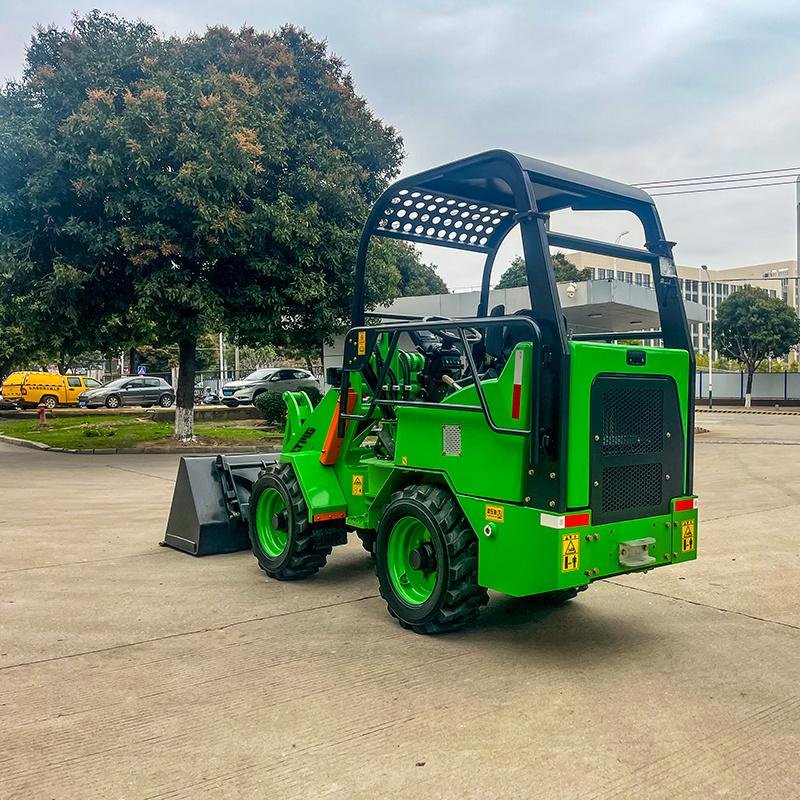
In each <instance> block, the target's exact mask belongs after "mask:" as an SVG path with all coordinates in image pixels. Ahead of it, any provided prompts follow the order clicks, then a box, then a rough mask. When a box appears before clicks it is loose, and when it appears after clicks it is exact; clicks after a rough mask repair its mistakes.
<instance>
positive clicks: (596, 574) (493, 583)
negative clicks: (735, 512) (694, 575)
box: [457, 495, 697, 597]
mask: <svg viewBox="0 0 800 800" xmlns="http://www.w3.org/2000/svg"><path fill="white" fill-rule="evenodd" d="M457 497H458V501H459V503H460V504H461V507H462V508H463V510H464V513H465V514H466V516H467V519H468V520H469V522H470V524H471V526H472V528H473V530H475V531H476V533H477V534H478V541H479V544H478V548H479V556H478V582H479V583H480V584H481V585H482V586H486V587H487V588H489V589H493V590H494V591H497V592H503V593H504V594H508V595H512V596H514V597H525V596H528V595H532V594H540V593H542V592H549V591H553V590H556V589H569V588H573V587H577V586H585V585H586V584H587V583H590V582H591V581H594V580H598V579H600V578H607V577H609V576H611V575H619V574H623V573H627V572H636V571H639V570H641V569H653V568H655V567H659V566H665V565H667V564H673V563H675V562H676V561H689V560H692V559H694V558H696V556H697V547H696V545H697V537H696V530H697V511H695V510H692V511H683V512H674V511H673V512H672V513H670V514H666V515H662V516H657V517H646V518H642V519H633V520H625V521H622V522H615V523H610V524H608V525H591V524H589V525H582V526H578V527H574V528H552V527H547V526H545V525H543V524H542V522H541V519H542V514H543V513H545V514H546V512H542V511H541V510H538V509H535V508H528V507H525V506H515V505H502V504H494V503H492V502H491V501H486V500H481V499H478V498H474V497H467V496H465V495H457ZM487 505H489V506H490V507H491V510H490V511H489V512H488V513H487ZM498 507H500V508H502V521H499V520H498V519H497V517H498V512H497V510H496V509H497V508H498ZM546 516H548V517H549V518H550V519H554V520H555V519H558V517H554V516H551V515H549V514H546ZM684 519H692V520H694V523H695V536H694V539H693V545H694V546H693V548H692V549H691V550H689V551H687V552H683V551H682V548H681V522H682V521H683V520H684ZM487 527H488V530H489V532H490V535H488V536H487V535H486V534H485V530H486V529H487ZM567 535H577V550H578V553H577V558H578V563H577V568H575V569H572V570H569V571H565V570H564V569H563V568H562V567H563V558H564V553H563V550H564V538H563V537H564V536H567ZM595 536H597V537H598V538H597V539H595V538H594V537H595ZM587 537H589V539H590V540H587ZM650 537H652V538H654V539H655V540H656V543H655V545H654V546H652V547H651V548H650V554H651V555H652V556H654V557H655V558H656V561H655V563H652V564H649V565H647V566H645V567H639V568H631V567H629V566H623V565H621V564H620V563H619V545H620V544H621V543H622V542H629V541H632V540H636V539H643V538H650Z"/></svg>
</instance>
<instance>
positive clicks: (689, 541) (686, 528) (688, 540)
mask: <svg viewBox="0 0 800 800" xmlns="http://www.w3.org/2000/svg"><path fill="white" fill-rule="evenodd" d="M694 546H695V544H694V520H693V519H685V520H684V521H683V522H681V550H682V551H683V552H684V553H688V552H689V551H690V550H694Z"/></svg>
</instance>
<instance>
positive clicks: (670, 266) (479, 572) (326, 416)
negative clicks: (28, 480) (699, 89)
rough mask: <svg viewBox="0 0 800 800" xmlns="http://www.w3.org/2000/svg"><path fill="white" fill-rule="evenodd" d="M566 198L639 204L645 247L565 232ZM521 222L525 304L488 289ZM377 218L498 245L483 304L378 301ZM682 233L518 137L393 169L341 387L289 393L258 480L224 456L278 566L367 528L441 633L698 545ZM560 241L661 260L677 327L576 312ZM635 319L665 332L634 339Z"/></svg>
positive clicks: (398, 598) (430, 234)
mask: <svg viewBox="0 0 800 800" xmlns="http://www.w3.org/2000/svg"><path fill="white" fill-rule="evenodd" d="M568 209H571V210H575V211H580V212H581V213H582V212H584V211H590V212H591V211H617V212H626V213H628V214H630V215H632V217H633V218H634V222H638V223H639V224H640V226H641V232H642V236H643V241H644V247H643V248H634V247H625V246H622V245H620V244H612V243H607V242H601V241H595V240H591V239H583V238H579V237H576V236H572V235H568V234H564V233H558V232H556V231H554V230H553V229H552V227H551V225H550V224H549V221H550V215H551V213H553V212H556V211H562V210H568ZM512 230H518V231H519V234H520V238H521V243H522V248H523V254H524V258H525V273H526V278H527V289H528V292H527V294H528V298H529V306H528V307H526V308H523V309H520V310H519V311H516V312H513V313H509V312H507V310H506V308H505V306H504V305H503V303H498V304H497V305H495V306H494V307H493V308H490V305H491V302H490V301H492V299H493V296H492V295H491V293H490V287H491V281H492V272H493V268H494V263H495V257H496V255H497V253H498V250H499V248H500V247H501V245H502V244H503V242H504V240H505V239H506V237H507V235H508V234H509V233H510V232H511V231H512ZM376 237H378V238H394V239H400V240H404V241H406V242H410V243H414V244H426V245H435V246H446V247H449V248H455V249H459V250H467V251H471V252H474V253H481V254H483V255H484V256H485V261H484V268H483V276H482V281H481V291H480V295H479V298H478V303H477V309H476V314H475V316H474V317H468V318H467V317H461V318H458V319H445V318H442V317H419V316H418V317H414V316H405V317H404V316H398V315H392V314H388V313H384V312H376V313H370V312H368V311H367V307H368V297H367V285H368V284H367V281H366V278H365V272H366V267H367V262H368V258H367V255H368V249H369V245H370V242H371V241H372V240H373V239H374V238H376ZM672 246H673V243H672V242H670V241H668V240H667V239H666V238H665V235H664V231H663V229H662V226H661V222H660V219H659V216H658V213H657V211H656V208H655V205H654V204H653V201H652V199H651V198H650V196H649V195H647V194H646V193H645V192H643V191H642V190H640V189H637V188H635V187H631V186H625V185H624V184H619V183H615V182H613V181H609V180H606V179H603V178H598V177H596V176H593V175H588V174H585V173H580V172H576V171H574V170H571V169H568V168H565V167H559V166H556V165H553V164H547V163H545V162H542V161H538V160H536V159H532V158H528V157H526V156H520V155H516V154H513V153H509V152H507V151H502V150H493V151H489V152H486V153H482V154H479V155H477V156H473V157H471V158H466V159H462V160H461V161H456V162H453V163H451V164H446V165H444V166H441V167H437V168H435V169H433V170H430V171H428V172H423V173H420V174H418V175H413V176H410V177H408V178H404V179H402V180H400V181H398V182H397V183H395V184H393V185H392V186H390V187H388V188H387V189H386V191H385V192H384V193H383V194H382V195H381V197H380V198H379V199H378V201H377V202H376V203H375V206H374V207H373V209H372V211H371V212H370V214H369V216H368V218H367V221H366V224H365V226H364V230H363V233H362V236H361V240H360V243H359V250H358V254H357V259H356V269H355V282H354V297H353V313H352V327H351V329H350V331H349V332H348V333H347V335H346V337H345V342H344V355H343V361H342V367H341V369H332V370H329V375H328V383H329V384H330V385H331V386H332V387H333V388H331V389H330V390H329V391H328V392H327V393H326V395H325V396H324V397H323V398H322V400H321V402H320V403H319V405H318V406H317V407H316V408H312V406H311V403H310V402H309V399H308V397H307V396H306V395H305V394H304V393H302V392H293V393H291V392H290V393H287V394H285V395H284V399H285V401H286V404H287V409H288V419H287V425H286V432H285V438H284V444H283V450H282V452H281V454H280V457H279V463H276V464H266V463H265V464H264V468H263V470H262V471H261V473H260V476H259V477H258V479H257V480H256V481H255V483H254V484H253V485H252V493H251V494H250V495H249V496H248V497H244V496H242V497H239V493H240V492H242V491H244V492H245V493H246V490H247V489H248V487H249V483H248V481H243V480H242V479H241V477H242V476H237V475H236V473H235V472H232V471H231V470H228V471H227V472H225V470H223V471H222V472H220V475H222V476H223V478H224V477H225V475H228V473H230V476H229V478H230V480H229V481H228V483H229V484H230V486H229V487H228V489H227V494H226V498H228V499H227V500H226V501H225V502H226V504H227V507H228V508H229V509H232V511H231V514H232V515H233V516H235V515H236V514H237V513H240V512H241V518H242V519H244V513H243V512H244V510H245V506H246V507H247V509H248V512H247V519H248V521H249V538H250V542H251V545H252V549H253V552H254V555H255V556H256V558H257V559H258V563H259V565H260V566H261V567H262V569H264V571H265V572H266V573H267V574H268V575H269V576H270V577H272V578H276V579H279V580H296V579H301V578H305V577H308V576H310V575H313V574H314V573H315V572H317V571H318V570H319V569H320V568H321V567H322V566H323V565H324V564H325V562H326V559H327V557H328V556H329V555H330V553H331V550H332V548H333V547H335V546H337V545H340V544H344V543H345V542H346V541H347V536H348V534H349V533H351V532H355V533H357V535H358V536H359V538H360V539H361V541H362V543H363V545H364V548H365V549H366V550H367V551H369V553H370V554H371V555H372V556H373V557H374V558H375V566H376V571H377V575H378V582H379V587H380V592H381V595H382V596H383V598H384V599H385V600H386V603H387V606H388V608H389V611H390V613H391V614H392V615H393V616H395V617H396V618H397V620H398V621H399V623H400V624H401V625H403V626H405V627H407V628H411V629H413V630H415V631H417V632H420V633H438V632H442V631H448V630H453V629H455V628H458V627H460V626H462V625H464V624H465V623H467V622H469V621H470V620H472V619H474V617H475V616H476V615H477V614H478V612H479V610H480V608H481V606H482V605H484V604H485V603H486V602H487V598H488V590H495V591H498V592H502V593H505V594H508V595H513V596H517V597H523V596H533V597H536V598H541V599H544V600H548V601H563V600H567V599H570V598H571V597H574V596H575V595H576V594H577V592H578V591H580V590H581V589H584V588H586V587H587V586H588V585H589V584H591V583H592V582H593V581H595V580H598V579H601V578H605V577H609V576H612V575H619V574H624V573H630V572H635V571H644V570H648V569H653V568H655V567H661V566H666V565H667V564H673V563H675V562H681V561H688V560H691V559H694V558H695V557H696V554H697V500H696V498H695V496H694V494H693V445H694V378H695V361H694V352H693V349H692V342H691V335H690V331H689V326H688V323H687V320H686V313H685V310H684V306H683V300H682V298H681V293H680V287H679V285H678V278H677V272H676V270H675V264H674V261H673V257H672ZM554 247H560V248H565V249H574V250H580V251H582V252H586V253H595V254H599V255H604V256H607V257H612V258H620V259H633V260H637V261H642V262H645V263H648V264H650V266H651V268H652V290H653V293H654V295H655V304H656V306H657V309H658V317H659V321H660V330H653V331H637V332H636V333H631V332H627V333H625V332H613V331H608V332H602V331H601V332H597V331H592V330H589V331H583V332H581V331H577V332H575V331H572V330H570V329H569V328H568V325H567V321H566V317H565V315H564V313H563V311H562V309H561V305H560V301H559V295H558V290H557V287H556V283H555V275H554V271H553V264H552V259H551V256H550V253H551V249H552V248H554ZM642 291H645V290H644V289H642ZM509 296H510V295H504V294H501V293H499V292H498V293H496V294H495V295H494V301H495V302H497V301H498V300H500V299H503V298H504V297H509ZM589 316H590V317H594V316H601V315H600V314H597V315H589ZM631 336H635V337H636V338H638V339H639V340H640V341H641V342H644V343H645V344H630V345H625V344H622V343H620V341H621V340H623V341H624V340H626V339H630V337H631ZM659 340H660V342H661V345H663V346H655V345H651V344H650V342H657V341H659ZM223 466H224V465H223ZM226 480H227V479H226ZM226 485H227V484H226ZM184 494H185V495H186V497H187V498H190V494H187V493H184ZM192 496H193V495H192ZM198 519H199V515H198ZM178 535H180V532H178Z"/></svg>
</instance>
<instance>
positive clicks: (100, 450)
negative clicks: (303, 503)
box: [0, 434, 281, 456]
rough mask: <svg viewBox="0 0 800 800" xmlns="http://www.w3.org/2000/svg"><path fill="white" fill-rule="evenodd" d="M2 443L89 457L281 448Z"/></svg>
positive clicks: (5, 439)
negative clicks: (80, 447) (81, 446)
mask: <svg viewBox="0 0 800 800" xmlns="http://www.w3.org/2000/svg"><path fill="white" fill-rule="evenodd" d="M0 442H2V443H3V444H11V445H15V446H16V447H27V448H29V449H31V450H47V451H49V452H51V453H71V454H73V455H89V456H116V455H119V456H132V455H146V456H159V455H164V456H168V455H184V456H203V455H217V454H218V453H222V454H223V455H225V454H227V453H279V452H280V451H281V448H280V447H274V446H269V445H268V446H266V447H224V446H221V447H209V446H202V445H198V446H196V447H95V448H92V449H89V448H87V449H85V450H74V449H70V448H68V447H51V446H50V445H49V444H43V443H42V442H33V441H31V440H30V439H17V438H16V437H14V436H6V435H4V434H0Z"/></svg>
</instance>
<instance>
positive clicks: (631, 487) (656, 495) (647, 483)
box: [602, 463, 664, 513]
mask: <svg viewBox="0 0 800 800" xmlns="http://www.w3.org/2000/svg"><path fill="white" fill-rule="evenodd" d="M662 481H663V468H662V465H661V464H660V463H656V464H619V465H617V466H615V467H604V468H603V506H602V508H603V512H604V513H609V512H611V513H613V512H616V511H623V510H625V509H635V508H652V507H653V506H660V505H661V503H662V500H663V496H664V492H663V485H662Z"/></svg>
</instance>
